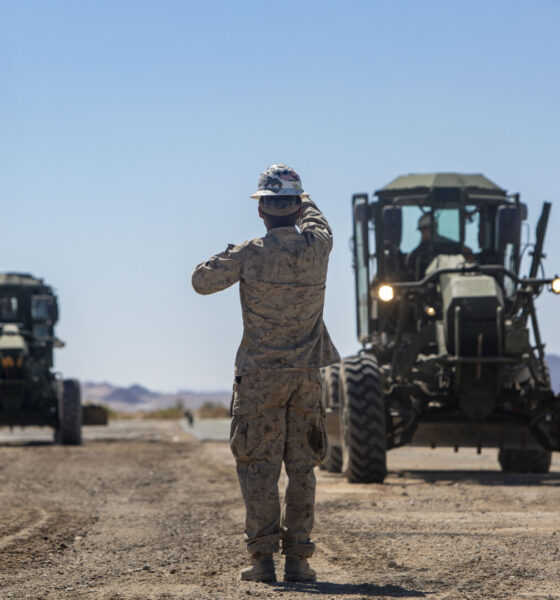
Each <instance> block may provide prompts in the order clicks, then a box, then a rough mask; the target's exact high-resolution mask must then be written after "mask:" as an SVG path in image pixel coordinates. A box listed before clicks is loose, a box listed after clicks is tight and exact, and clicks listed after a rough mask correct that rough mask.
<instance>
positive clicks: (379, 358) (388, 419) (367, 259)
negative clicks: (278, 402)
mask: <svg viewBox="0 0 560 600" xmlns="http://www.w3.org/2000/svg"><path fill="white" fill-rule="evenodd" d="M375 197H376V198H375V199H372V200H371V201H370V199H369V197H368V195H367V194H355V195H354V196H353V198H352V210H353V221H354V232H353V255H354V256H353V258H354V272H355V284H356V313H357V323H358V339H359V341H360V343H361V345H362V348H361V350H360V352H359V353H358V354H357V355H356V356H350V357H348V358H345V359H344V360H342V361H341V362H340V363H338V364H335V365H332V366H330V367H327V368H326V369H324V386H323V402H324V404H325V405H326V409H327V432H328V436H329V442H330V449H329V452H328V455H327V458H326V459H325V462H324V464H323V466H324V467H325V468H326V469H327V470H329V471H333V472H340V471H342V472H343V473H344V474H345V475H346V477H347V479H348V480H349V481H350V482H382V481H383V480H384V478H385V476H386V471H387V468H386V451H387V450H389V449H391V448H397V447H399V446H403V445H405V444H414V445H421V446H431V447H432V448H435V447H436V446H448V447H454V448H455V450H458V449H459V448H460V447H461V446H464V447H475V448H477V449H478V451H480V449H481V448H482V447H490V448H492V447H495V448H498V450H499V453H498V459H499V462H500V465H501V467H502V470H503V471H506V472H534V473H544V472H547V471H548V470H549V467H550V463H551V452H552V451H555V450H560V398H559V397H557V396H555V395H554V393H553V391H552V390H551V383H550V377H549V373H548V368H547V365H546V362H545V355H544V344H543V342H542V339H541V335H540V330H539V325H538V322H537V314H536V310H535V298H536V297H537V296H538V295H539V294H540V293H541V292H542V291H543V290H544V289H545V288H548V289H549V290H551V291H552V292H554V293H556V294H560V279H559V278H557V277H555V278H552V279H547V278H545V277H544V276H542V277H537V275H538V274H539V270H540V269H541V267H542V258H543V256H544V255H543V243H544V238H545V232H546V227H547V221H548V216H549V212H550V203H544V205H543V209H542V214H541V216H540V219H539V222H538V225H537V231H536V240H535V242H534V243H533V244H528V243H526V244H522V242H521V237H522V236H521V233H522V224H523V222H524V221H526V219H527V208H526V206H525V205H524V204H522V203H521V202H520V197H519V195H518V194H513V195H508V194H507V193H506V191H505V190H504V189H502V188H500V187H499V186H497V185H496V184H494V183H493V182H492V181H490V180H489V179H487V178H486V177H484V176H483V175H462V174H457V173H437V174H426V175H407V176H402V177H398V178H396V179H395V180H394V181H392V182H391V183H389V184H388V185H386V186H385V187H383V188H382V189H380V190H378V191H377V192H375ZM418 230H420V233H421V237H420V235H419V231H418ZM524 254H525V258H531V261H530V267H529V273H528V275H527V276H524V277H522V276H521V275H520V269H521V263H522V258H523V255H524Z"/></svg>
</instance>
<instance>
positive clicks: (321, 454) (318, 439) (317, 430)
mask: <svg viewBox="0 0 560 600" xmlns="http://www.w3.org/2000/svg"><path fill="white" fill-rule="evenodd" d="M307 441H308V443H309V447H310V448H311V450H312V453H313V458H314V462H315V464H316V465H318V464H319V463H321V462H322V461H323V459H324V458H325V456H326V455H327V448H328V441H327V432H326V430H325V419H324V418H323V411H322V410H321V409H320V407H319V410H318V414H317V417H316V419H315V421H314V422H313V423H312V424H311V427H310V429H309V431H308V433H307Z"/></svg>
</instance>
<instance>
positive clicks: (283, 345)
mask: <svg viewBox="0 0 560 600" xmlns="http://www.w3.org/2000/svg"><path fill="white" fill-rule="evenodd" d="M302 211H303V212H302V217H301V220H300V222H299V223H298V225H299V228H300V232H298V231H297V229H296V228H295V227H290V226H288V227H277V228H274V229H271V230H270V231H268V233H267V234H266V235H265V236H264V237H262V238H257V239H254V240H251V241H248V242H244V243H243V244H240V245H238V246H232V245H230V246H228V248H227V249H226V250H225V251H224V252H222V253H221V254H218V255H216V256H213V257H212V258H210V259H209V260H208V261H207V262H205V263H202V264H200V265H198V266H197V267H196V269H195V270H194V273H193V276H192V284H193V287H194V288H195V290H196V291H197V292H199V293H201V294H212V293H214V292H217V291H220V290H222V289H224V288H227V287H229V286H230V285H233V284H234V283H236V282H238V281H239V282H240V296H241V306H242V312H243V326H244V331H243V338H242V341H241V344H240V347H239V350H238V352H237V357H236V361H235V376H236V377H235V384H234V395H233V402H232V416H233V419H232V425H231V449H232V452H233V454H234V456H235V459H236V462H237V473H238V477H239V482H240V485H241V491H242V494H243V499H244V501H245V507H246V524H245V540H246V542H247V549H248V550H249V552H250V553H252V554H255V553H270V552H276V551H277V550H278V547H279V539H282V548H283V552H284V553H293V554H298V555H300V556H304V557H308V556H311V555H312V554H313V548H314V546H313V544H312V542H311V541H310V534H311V529H312V527H313V514H314V503H315V474H314V472H313V467H314V466H316V465H317V464H318V463H319V462H320V461H321V460H322V458H323V457H324V455H325V452H326V435H325V429H324V414H323V410H322V407H321V375H320V371H319V367H322V366H324V365H328V364H330V363H333V362H336V361H337V360H339V356H338V353H337V351H336V349H335V347H334V346H333V344H332V342H331V339H330V337H329V334H328V332H327V330H326V328H325V325H324V323H323V303H324V294H325V282H326V277H327V264H328V256H329V253H330V251H331V248H332V232H331V229H330V227H329V224H328V223H327V221H326V219H325V217H324V216H323V215H322V213H321V212H320V211H319V209H318V208H317V207H316V205H315V204H314V203H313V202H312V201H311V200H310V199H308V198H304V199H303V203H302ZM282 461H283V462H284V464H285V467H286V473H287V475H288V480H289V483H288V487H287V490H286V494H285V499H284V508H283V511H282V516H281V515H280V502H279V497H278V478H279V475H280V471H281V467H282Z"/></svg>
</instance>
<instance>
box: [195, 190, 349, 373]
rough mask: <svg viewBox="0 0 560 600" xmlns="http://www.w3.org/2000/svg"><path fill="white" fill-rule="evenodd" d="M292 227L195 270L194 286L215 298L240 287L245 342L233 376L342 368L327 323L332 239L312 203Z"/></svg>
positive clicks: (305, 203) (234, 248)
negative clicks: (259, 371)
mask: <svg viewBox="0 0 560 600" xmlns="http://www.w3.org/2000/svg"><path fill="white" fill-rule="evenodd" d="M302 208H303V212H302V217H301V220H300V221H299V223H298V226H299V229H300V231H299V232H298V230H297V229H296V228H295V227H277V228H274V229H271V230H270V231H269V232H268V233H267V234H266V235H265V236H264V237H262V238H257V239H254V240H250V241H248V242H243V243H242V244H239V245H237V246H233V245H231V244H230V245H229V246H228V247H227V249H226V250H225V251H224V252H222V253H221V254H217V255H216V256H212V257H211V258H210V259H209V260H207V261H206V262H204V263H201V264H200V265H198V266H197V267H196V269H195V270H194V272H193V275H192V285H193V287H194V289H195V290H196V291H197V292H198V293H199V294H213V293H214V292H219V291H220V290H223V289H225V288H227V287H229V286H230V285H233V284H234V283H236V282H238V281H239V291H240V297H241V308H242V312H243V338H242V340H241V344H240V346H239V350H238V352H237V357H236V360H235V374H236V375H242V374H244V373H250V372H251V371H255V370H256V369H272V368H274V369H276V368H299V369H301V368H304V369H310V368H316V367H322V366H324V365H328V364H331V363H333V362H336V361H337V360H339V355H338V352H337V351H336V348H335V347H334V345H333V343H332V341H331V338H330V336H329V334H328V331H327V329H326V327H325V324H324V323H323V304H324V298H325V283H326V280H327V265H328V260H329V253H330V251H331V248H332V231H331V228H330V226H329V224H328V223H327V220H326V219H325V217H324V216H323V214H322V213H321V211H320V210H319V209H318V208H317V206H316V205H315V204H314V203H313V202H312V201H311V200H309V199H304V200H303V204H302Z"/></svg>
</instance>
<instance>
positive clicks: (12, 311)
mask: <svg viewBox="0 0 560 600" xmlns="http://www.w3.org/2000/svg"><path fill="white" fill-rule="evenodd" d="M17 318H18V299H17V298H16V297H15V296H0V321H17Z"/></svg>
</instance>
